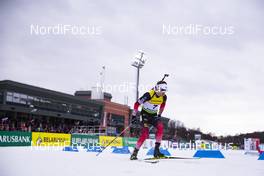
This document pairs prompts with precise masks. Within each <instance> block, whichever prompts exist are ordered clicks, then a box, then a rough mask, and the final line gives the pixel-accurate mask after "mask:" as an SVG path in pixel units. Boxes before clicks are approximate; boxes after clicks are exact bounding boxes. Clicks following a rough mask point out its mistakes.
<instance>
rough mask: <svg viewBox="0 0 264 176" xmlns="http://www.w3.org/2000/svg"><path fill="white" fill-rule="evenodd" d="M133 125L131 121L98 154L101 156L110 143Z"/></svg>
mask: <svg viewBox="0 0 264 176" xmlns="http://www.w3.org/2000/svg"><path fill="white" fill-rule="evenodd" d="M131 126H132V123H130V124H129V125H128V126H127V127H126V128H125V129H124V130H123V131H122V132H121V133H120V134H119V135H117V136H116V137H115V138H114V139H113V140H112V141H110V142H109V143H108V144H107V145H106V146H105V148H103V150H102V151H99V152H98V153H97V154H96V156H99V155H100V154H101V153H102V152H103V151H104V150H105V149H106V148H107V147H108V146H109V145H110V144H112V143H113V142H114V141H115V140H116V139H117V138H118V137H120V136H121V135H122V134H123V133H124V132H125V131H126V130H127V129H128V128H130V127H131Z"/></svg>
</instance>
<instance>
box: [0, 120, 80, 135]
mask: <svg viewBox="0 0 264 176" xmlns="http://www.w3.org/2000/svg"><path fill="white" fill-rule="evenodd" d="M18 119H19V120H18ZM76 123H78V121H74V120H65V119H58V118H57V119H56V118H54V119H51V120H49V119H45V118H17V119H12V118H8V117H5V118H2V119H1V123H0V131H25V132H51V133H52V132H53V133H70V131H71V129H72V128H73V127H74V126H75V125H76Z"/></svg>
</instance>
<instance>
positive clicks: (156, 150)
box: [154, 142, 166, 158]
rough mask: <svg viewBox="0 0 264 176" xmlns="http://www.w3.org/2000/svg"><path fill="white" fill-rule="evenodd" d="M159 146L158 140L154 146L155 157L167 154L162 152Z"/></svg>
mask: <svg viewBox="0 0 264 176" xmlns="http://www.w3.org/2000/svg"><path fill="white" fill-rule="evenodd" d="M159 147H160V143H159V142H156V143H155V148H154V158H165V157H166V156H165V155H164V154H163V153H161V152H160V150H159Z"/></svg>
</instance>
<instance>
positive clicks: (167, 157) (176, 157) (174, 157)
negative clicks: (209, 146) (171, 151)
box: [144, 156, 200, 161]
mask: <svg viewBox="0 0 264 176" xmlns="http://www.w3.org/2000/svg"><path fill="white" fill-rule="evenodd" d="M164 159H200V158H197V157H178V156H165V157H162V158H155V157H151V158H145V159H144V160H145V161H152V160H164Z"/></svg>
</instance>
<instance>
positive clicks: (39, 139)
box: [32, 132, 71, 146]
mask: <svg viewBox="0 0 264 176" xmlns="http://www.w3.org/2000/svg"><path fill="white" fill-rule="evenodd" d="M70 145H71V135H70V134H63V133H42V132H32V146H70Z"/></svg>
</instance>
